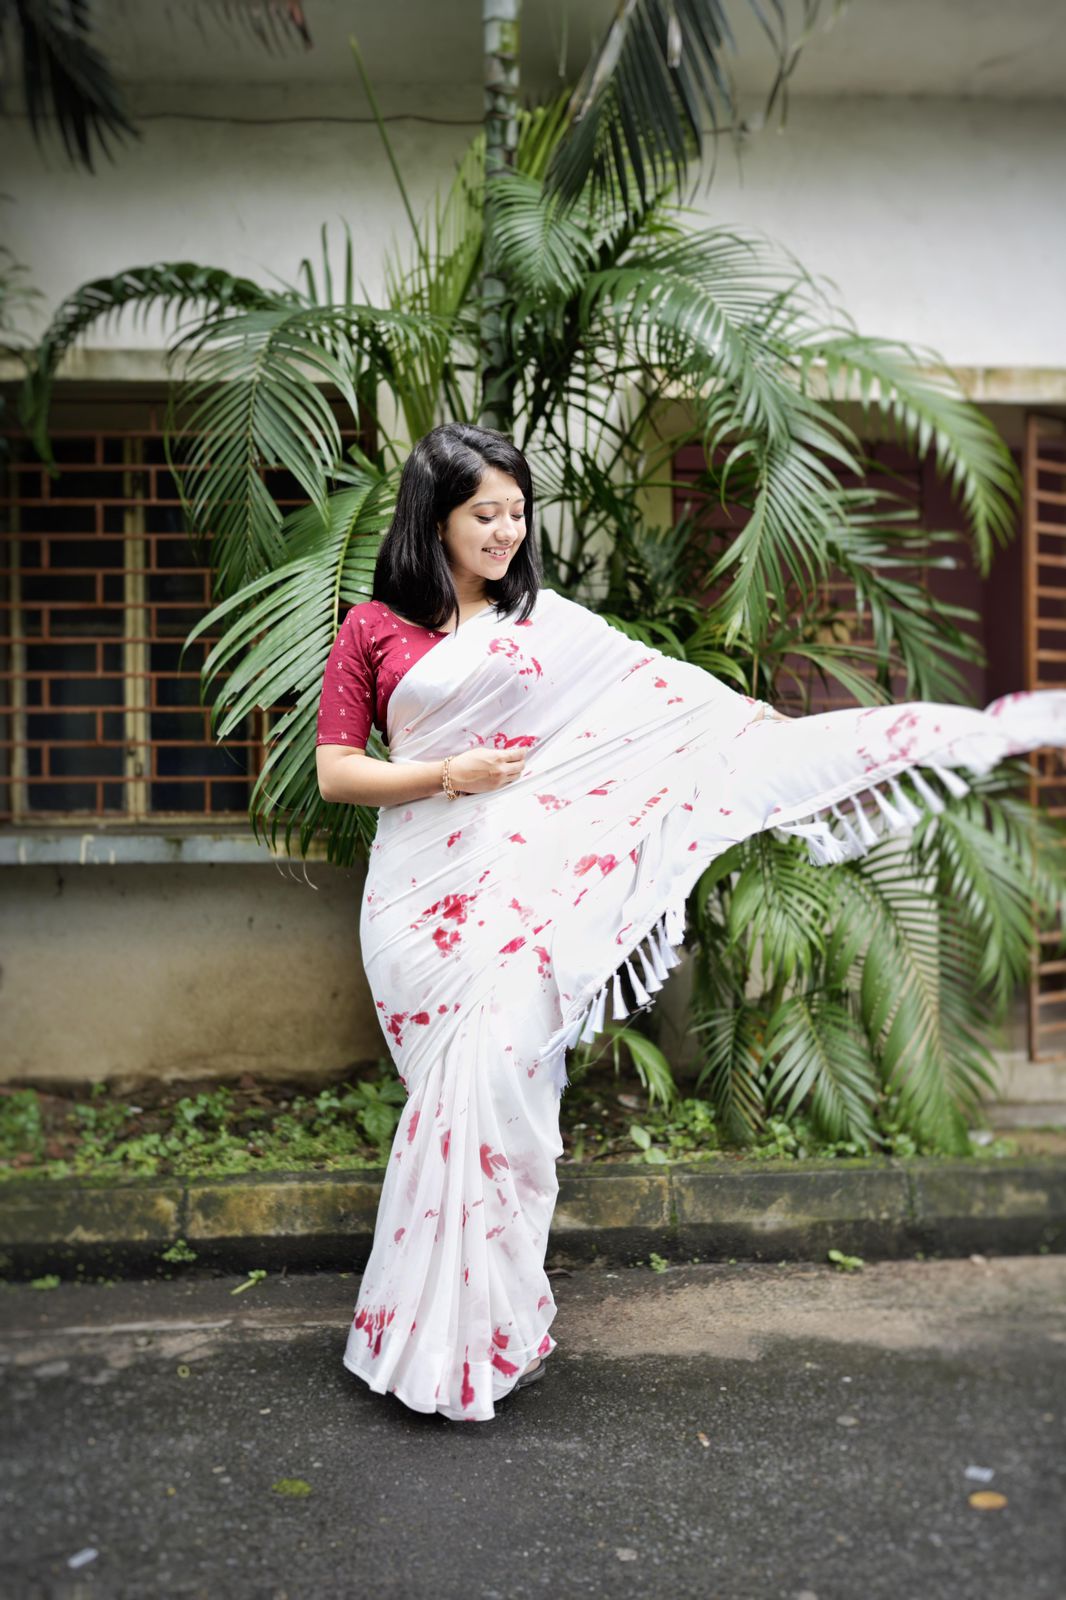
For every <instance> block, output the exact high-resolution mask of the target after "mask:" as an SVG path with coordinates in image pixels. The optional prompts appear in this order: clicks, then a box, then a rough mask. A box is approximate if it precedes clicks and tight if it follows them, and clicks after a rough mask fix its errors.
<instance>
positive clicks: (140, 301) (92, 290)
mask: <svg viewBox="0 0 1066 1600" xmlns="http://www.w3.org/2000/svg"><path fill="white" fill-rule="evenodd" d="M278 304H279V302H278V299H277V297H276V296H274V295H272V294H270V293H269V292H268V291H267V290H265V289H263V288H262V287H261V285H260V284H258V283H254V282H253V281H252V280H251V279H250V278H239V277H235V276H234V275H233V274H232V273H230V272H225V271H223V270H222V269H221V268H220V267H204V266H199V265H198V264H197V263H196V262H192V261H174V262H158V263H156V264H154V265H152V266H147V267H130V268H128V269H127V270H126V271H124V272H119V273H115V274H114V275H113V276H112V277H108V278H94V279H92V280H91V281H90V282H89V283H84V284H82V285H81V287H80V288H79V289H76V290H75V292H74V293H73V294H71V295H68V296H67V298H66V299H65V300H63V301H62V302H61V303H60V305H59V306H58V307H57V308H56V310H55V312H54V313H53V315H52V320H51V322H50V323H49V325H48V327H47V328H46V330H45V332H44V334H43V335H42V337H41V339H40V341H39V343H38V345H37V348H36V350H35V352H34V354H33V360H32V365H31V369H30V371H29V372H28V373H27V375H26V379H25V381H24V383H23V386H22V392H21V394H20V396H19V415H20V418H21V420H22V423H23V426H24V427H25V428H26V430H27V432H28V433H29V435H30V437H31V439H32V440H33V444H34V447H35V449H36V450H37V452H38V454H39V455H40V456H41V457H42V458H43V459H44V460H45V461H48V462H50V463H51V462H52V461H53V456H52V451H51V447H50V445H49V441H48V431H47V430H48V412H49V407H50V404H51V396H52V387H53V384H54V381H55V375H56V372H57V370H58V367H59V364H60V362H61V360H62V358H63V357H64V355H65V354H66V353H67V351H68V350H70V349H71V348H72V346H73V345H74V344H75V343H76V342H77V340H78V339H79V338H80V337H81V336H82V334H84V333H86V332H87V331H88V329H89V328H91V327H94V326H98V327H99V328H100V329H101V330H103V329H106V328H107V327H108V326H109V325H110V324H114V323H115V322H117V321H118V319H119V318H120V317H121V316H122V314H123V313H124V312H126V311H129V312H130V314H131V317H132V319H133V324H134V326H136V324H137V319H138V316H140V318H141V320H142V322H143V321H145V320H146V319H147V317H148V314H149V313H150V312H152V311H155V310H157V309H158V310H159V312H160V313H161V314H162V317H163V320H164V324H165V323H166V322H167V321H168V320H169V319H177V318H179V317H180V316H181V315H182V313H185V312H191V311H193V310H194V309H195V308H201V309H202V311H203V313H204V315H207V316H211V317H217V316H219V315H220V314H222V313H224V312H226V311H230V310H236V309H243V310H265V309H269V308H271V307H276V306H277V305H278Z"/></svg>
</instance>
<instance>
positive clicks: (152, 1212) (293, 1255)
mask: <svg viewBox="0 0 1066 1600" xmlns="http://www.w3.org/2000/svg"><path fill="white" fill-rule="evenodd" d="M558 1172H559V1194H558V1198H557V1201H556V1207H555V1214H554V1218H553V1221H552V1228H551V1235H550V1238H549V1241H548V1251H547V1262H548V1265H549V1266H562V1265H569V1264H576V1263H580V1262H587V1261H589V1260H591V1259H594V1258H595V1259H599V1260H601V1261H602V1260H606V1261H611V1262H617V1263H620V1264H626V1263H629V1262H632V1261H634V1260H639V1259H645V1258H646V1257H647V1255H648V1253H649V1252H650V1251H652V1250H655V1251H657V1252H658V1253H659V1254H660V1255H662V1256H664V1257H665V1258H666V1259H667V1260H670V1259H673V1260H677V1261H687V1260H690V1259H691V1258H692V1256H693V1255H698V1256H699V1257H700V1258H701V1260H704V1261H714V1260H726V1259H729V1258H730V1257H735V1258H736V1259H737V1260H753V1261H763V1260H774V1261H776V1260H793V1261H803V1260H819V1261H821V1260H824V1259H825V1253H826V1251H827V1250H829V1249H833V1248H835V1249H839V1250H844V1251H847V1252H848V1253H849V1254H855V1255H861V1256H864V1257H865V1258H867V1259H869V1260H876V1259H891V1258H896V1257H899V1256H903V1255H912V1254H914V1253H915V1252H916V1251H918V1250H921V1251H924V1252H925V1253H926V1254H932V1253H934V1252H935V1253H937V1254H940V1255H948V1256H957V1255H968V1254H969V1253H970V1252H971V1251H973V1250H984V1251H994V1252H996V1253H998V1254H1019V1253H1029V1252H1033V1251H1037V1250H1052V1251H1064V1250H1066V1158H1064V1157H1062V1156H1029V1157H1026V1158H1024V1159H1017V1160H1013V1161H1004V1162H1000V1163H997V1164H996V1165H994V1166H993V1165H991V1164H989V1165H984V1164H981V1163H977V1162H961V1161H954V1162H953V1161H946V1160H945V1161H936V1160H932V1159H919V1160H915V1161H910V1162H901V1161H891V1160H886V1161H882V1162H877V1163H874V1162H859V1161H856V1162H847V1163H845V1162H823V1163H815V1162H811V1163H809V1164H808V1163H805V1164H804V1165H803V1166H802V1167H797V1166H794V1165H792V1164H790V1163H781V1164H778V1165H774V1166H771V1165H770V1164H769V1163H766V1164H760V1165H759V1166H758V1167H755V1166H753V1165H752V1164H750V1163H739V1162H738V1163H736V1164H735V1165H731V1166H722V1167H714V1166H707V1165H706V1164H702V1163H701V1164H688V1165H677V1166H674V1167H662V1168H659V1169H651V1168H646V1167H640V1166H637V1165H633V1166H615V1167H602V1168H598V1169H597V1168H586V1169H582V1168H580V1167H578V1168H574V1167H565V1166H563V1167H559V1168H558ZM382 1177H383V1172H382V1169H380V1168H368V1169H366V1170H364V1171H356V1172H344V1173H272V1174H264V1175H262V1176H256V1177H254V1178H226V1179H198V1180H190V1181H188V1182H185V1183H179V1182H176V1181H166V1180H159V1181H146V1182H140V1183H126V1184H114V1185H109V1186H105V1185H102V1184H91V1183H83V1184H75V1183H67V1182H62V1181H54V1182H41V1181H38V1182H31V1181H17V1182H12V1183H8V1184H5V1185H4V1186H3V1188H2V1189H0V1272H2V1273H3V1274H4V1275H6V1276H8V1277H23V1278H25V1277H36V1276H38V1275H40V1274H42V1273H45V1272H55V1273H59V1274H60V1275H61V1276H69V1277H72V1276H74V1275H75V1274H76V1273H77V1272H78V1271H79V1270H82V1271H84V1272H86V1273H89V1272H92V1273H106V1274H107V1275H109V1276H118V1275H120V1274H122V1273H140V1272H145V1271H149V1272H153V1271H154V1272H159V1271H175V1270H177V1271H180V1267H178V1268H172V1267H169V1266H168V1265H167V1264H166V1263H165V1262H163V1260H162V1259H161V1258H162V1252H163V1251H164V1250H166V1249H167V1248H168V1247H169V1246H170V1245H171V1244H173V1243H174V1241H175V1240H176V1239H178V1238H183V1239H185V1240H186V1242H187V1243H188V1245H189V1246H190V1247H191V1248H192V1249H193V1250H195V1251H196V1261H197V1264H198V1265H200V1266H212V1267H218V1268H221V1269H225V1270H227V1271H246V1270H248V1269H249V1268H251V1267H265V1268H267V1269H268V1270H271V1271H274V1270H280V1268H281V1267H282V1266H284V1265H286V1264H288V1265H289V1266H290V1267H303V1268H309V1267H313V1268H326V1269H338V1270H356V1271H361V1270H362V1269H363V1267H364V1266H365V1265H366V1261H367V1258H368V1256H369V1253H370V1247H371V1244H372V1241H373V1235H374V1224H375V1221H376V1217H377V1207H378V1199H379V1196H380V1192H381V1181H382Z"/></svg>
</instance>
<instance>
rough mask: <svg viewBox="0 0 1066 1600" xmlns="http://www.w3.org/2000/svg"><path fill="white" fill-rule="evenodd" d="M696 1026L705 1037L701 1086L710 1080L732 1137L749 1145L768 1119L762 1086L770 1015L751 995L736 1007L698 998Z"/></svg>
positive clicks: (702, 1038)
mask: <svg viewBox="0 0 1066 1600" xmlns="http://www.w3.org/2000/svg"><path fill="white" fill-rule="evenodd" d="M692 1027H693V1031H694V1032H695V1033H696V1034H697V1035H698V1036H699V1039H700V1041H701V1044H700V1048H701V1066H700V1070H699V1074H698V1076H697V1078H696V1088H697V1089H700V1088H702V1087H703V1086H704V1084H706V1085H707V1092H708V1096H709V1098H710V1099H711V1100H712V1101H713V1102H714V1106H715V1109H716V1112H717V1116H718V1121H719V1125H720V1126H721V1128H722V1130H723V1132H724V1133H725V1136H726V1138H727V1139H730V1140H733V1141H735V1142H736V1143H737V1144H748V1143H750V1142H751V1140H752V1139H753V1138H754V1136H755V1135H756V1134H757V1133H758V1132H759V1130H760V1128H762V1127H763V1126H764V1124H765V1120H766V1107H765V1102H764V1099H763V1093H762V1089H761V1088H760V1078H761V1075H762V1070H763V1052H764V1043H765V1037H766V1018H765V1016H764V1015H763V1013H762V1011H761V1009H760V1008H759V1006H758V1005H756V1004H752V1003H750V1002H748V1001H746V1000H738V1001H737V1002H736V1004H734V1005H731V1006H723V1005H719V1006H708V1005H706V1004H704V1003H702V1002H701V1001H699V1000H696V1001H695V1002H694V1004H693V1023H692Z"/></svg>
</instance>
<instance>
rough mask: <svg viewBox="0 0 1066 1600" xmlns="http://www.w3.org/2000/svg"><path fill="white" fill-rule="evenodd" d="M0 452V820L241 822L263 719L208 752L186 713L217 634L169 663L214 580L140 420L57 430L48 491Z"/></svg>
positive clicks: (290, 487) (153, 438) (268, 476)
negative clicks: (0, 561) (0, 562)
mask: <svg viewBox="0 0 1066 1600" xmlns="http://www.w3.org/2000/svg"><path fill="white" fill-rule="evenodd" d="M351 437H353V435H352V434H348V435H347V438H351ZM347 438H346V441H345V442H347ZM3 443H4V445H5V446H6V448H5V449H4V454H3V457H2V458H0V459H2V462H3V466H2V473H0V491H2V492H0V517H2V529H3V534H2V536H3V541H4V544H5V546H6V550H5V557H6V559H5V561H4V568H3V578H4V584H3V590H2V593H0V629H2V633H0V684H2V689H3V703H2V705H0V821H4V822H8V823H19V824H26V823H30V824H34V823H50V824H53V825H54V824H56V823H62V822H65V821H70V822H75V821H84V820H86V819H94V818H95V819H100V820H104V821H107V822H112V823H131V822H145V821H150V820H157V821H164V820H166V819H185V820H190V819H195V820H199V821H201V822H202V821H204V820H208V819H210V820H211V821H215V822H224V821H226V820H227V819H229V820H230V821H231V822H236V821H237V820H238V819H242V820H243V819H244V818H245V817H246V814H247V804H248V798H249V794H250V791H251V786H252V784H253V783H254V780H255V777H256V774H257V773H258V771H259V770H260V768H261V764H262V760H263V757H264V742H263V741H264V737H265V735H266V731H267V729H266V721H265V719H266V717H267V715H268V713H266V712H263V713H256V715H255V717H254V718H249V719H246V722H245V724H244V725H243V727H242V728H241V729H240V730H235V732H234V734H233V735H232V736H231V737H230V738H228V739H227V740H226V742H225V744H224V745H220V744H218V743H217V742H216V741H215V740H214V739H213V738H212V735H211V726H210V708H209V706H208V705H204V706H201V704H200V697H199V696H200V691H199V671H200V668H201V666H202V664H203V661H204V658H205V656H206V654H207V651H208V650H209V649H210V647H211V645H212V644H213V643H214V640H215V638H216V637H217V635H212V636H208V637H205V638H203V639H199V640H197V641H196V643H195V644H194V645H193V646H191V647H190V649H189V650H188V651H187V652H186V655H185V658H184V660H181V659H179V658H180V653H181V647H182V644H183V643H184V640H185V638H186V636H187V635H188V632H189V630H190V628H191V627H192V626H193V625H194V623H196V622H198V621H199V620H200V618H201V617H202V616H203V614H204V612H205V611H206V610H207V609H209V607H210V604H211V589H210V583H211V576H210V570H209V568H208V567H207V566H205V565H204V564H203V562H202V561H201V560H200V559H198V557H197V555H196V553H195V552H194V548H193V545H192V543H191V541H190V540H189V538H188V536H187V535H186V533H185V531H184V526H183V519H182V511H181V504H180V500H179V497H178V493H177V485H176V483H175V481H174V478H173V476H172V474H171V470H170V467H169V466H168V464H167V461H166V456H165V453H164V448H163V437H162V428H161V426H160V425H159V423H158V422H157V420H156V415H155V412H154V410H153V411H151V412H150V413H149V418H148V422H147V425H145V426H140V427H136V426H135V427H112V428H108V429H106V430H94V429H89V428H62V429H57V430H56V431H55V432H54V433H53V434H52V448H53V451H54V453H55V459H56V464H57V466H58V468H59V474H58V476H57V477H51V476H50V475H49V472H48V469H47V468H46V467H45V466H44V464H43V463H42V462H41V461H40V460H38V459H37V457H36V453H35V452H34V451H33V449H32V447H31V446H30V445H29V443H28V442H27V440H26V439H25V437H24V436H22V435H20V434H19V433H17V432H10V433H7V434H6V435H5V437H4V440H3ZM265 480H266V483H267V485H268V487H269V488H270V489H271V491H272V492H273V493H274V495H275V498H276V499H277V502H278V504H279V506H280V507H281V509H282V512H283V513H284V512H286V511H288V510H289V509H291V508H292V507H293V506H295V505H298V504H301V503H302V502H303V501H304V499H305V496H304V495H303V493H302V491H301V490H300V488H299V486H298V485H297V484H296V483H295V482H294V481H293V480H292V479H291V478H290V477H289V476H288V475H287V474H284V473H283V472H281V471H269V470H268V471H267V472H266V473H265Z"/></svg>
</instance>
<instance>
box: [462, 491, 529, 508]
mask: <svg viewBox="0 0 1066 1600" xmlns="http://www.w3.org/2000/svg"><path fill="white" fill-rule="evenodd" d="M525 498H526V497H525V495H524V494H516V495H515V500H516V501H518V500H521V501H522V502H523V504H524V503H525ZM499 504H500V502H499V501H498V500H475V501H474V505H473V510H475V511H476V510H477V508H478V506H498V505H499Z"/></svg>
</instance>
